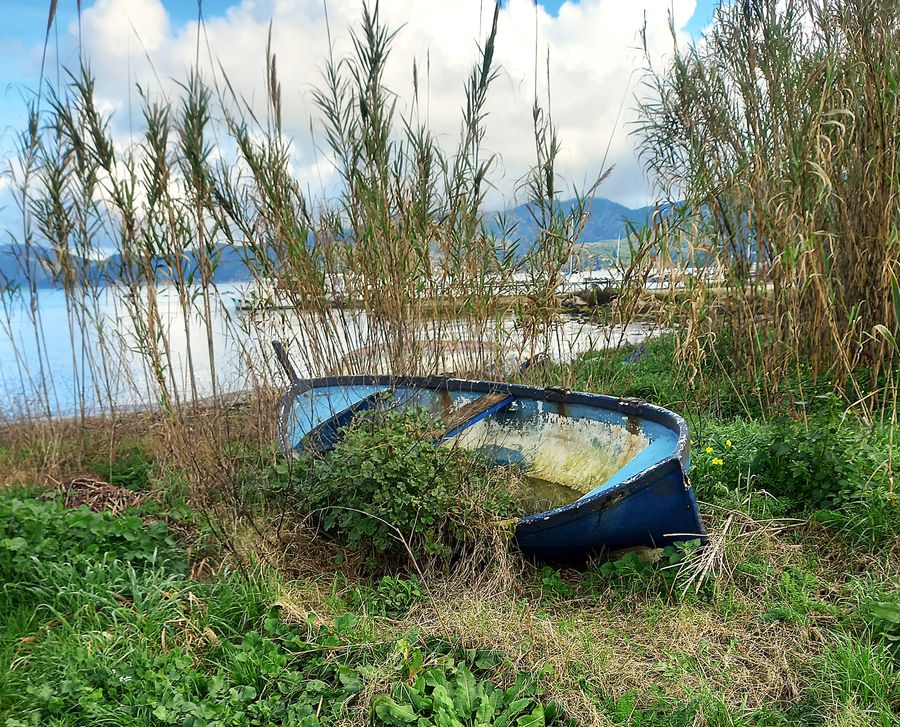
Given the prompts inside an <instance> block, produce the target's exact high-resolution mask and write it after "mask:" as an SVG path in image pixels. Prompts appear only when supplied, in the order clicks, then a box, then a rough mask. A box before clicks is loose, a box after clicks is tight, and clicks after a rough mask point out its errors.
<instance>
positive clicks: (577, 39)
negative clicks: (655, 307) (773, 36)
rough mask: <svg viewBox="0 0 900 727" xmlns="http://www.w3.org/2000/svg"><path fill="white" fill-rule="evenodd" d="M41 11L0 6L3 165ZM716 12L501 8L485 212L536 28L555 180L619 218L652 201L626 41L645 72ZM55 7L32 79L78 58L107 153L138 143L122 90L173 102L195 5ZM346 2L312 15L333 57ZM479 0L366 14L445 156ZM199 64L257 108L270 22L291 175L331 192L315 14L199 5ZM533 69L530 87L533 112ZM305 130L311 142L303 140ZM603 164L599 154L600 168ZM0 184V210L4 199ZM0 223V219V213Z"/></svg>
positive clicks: (661, 3)
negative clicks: (415, 77) (320, 118)
mask: <svg viewBox="0 0 900 727" xmlns="http://www.w3.org/2000/svg"><path fill="white" fill-rule="evenodd" d="M49 5H50V0H43V1H42V0H16V1H14V0H0V14H2V15H0V18H2V20H0V151H2V152H3V153H8V151H9V149H10V148H12V144H13V142H14V139H15V134H16V133H17V132H18V131H19V130H20V129H21V128H22V123H23V120H24V118H25V108H26V100H27V99H28V98H30V97H33V95H34V93H35V90H36V89H37V87H38V82H39V78H40V68H41V59H42V52H43V45H44V34H45V31H46V28H47V14H48V10H49ZM716 5H717V2H716V0H540V2H539V5H538V7H537V9H535V6H534V0H504V2H503V7H502V10H501V14H500V21H499V28H498V38H497V54H496V61H497V64H498V69H499V77H498V78H497V80H496V81H495V82H494V85H493V87H492V89H491V91H490V94H489V100H488V108H487V110H488V117H487V120H486V135H485V140H484V146H485V149H486V151H488V152H490V153H493V154H495V155H496V160H497V166H496V169H495V172H494V175H493V177H492V179H493V182H494V185H495V186H494V188H493V189H492V190H491V192H490V194H489V197H488V204H489V205H490V206H491V207H493V208H495V209H499V208H502V207H505V206H509V205H511V204H512V203H513V202H515V201H517V200H518V199H519V197H520V195H519V194H518V189H519V186H520V180H521V178H522V175H523V174H524V173H525V171H526V170H527V168H528V166H529V165H530V164H531V163H532V162H533V158H534V142H533V137H532V120H531V106H532V103H533V99H534V94H535V83H536V81H535V72H534V68H535V26H537V46H538V54H539V58H540V63H541V64H542V66H543V64H544V63H545V59H546V58H547V54H548V53H549V58H550V86H551V88H550V90H551V100H552V103H551V110H552V112H553V118H554V122H555V123H556V125H557V127H558V131H559V136H560V140H561V142H562V153H561V154H560V158H559V162H558V167H559V171H560V174H561V176H562V181H563V184H564V185H565V186H567V187H568V188H569V189H574V188H579V189H583V188H585V187H586V186H588V185H589V184H590V183H591V182H592V181H593V179H595V178H596V176H597V174H598V173H599V172H600V171H601V169H602V167H603V163H604V161H606V163H607V164H612V165H614V169H613V172H612V174H611V176H610V177H609V179H608V180H607V181H606V182H604V183H603V185H602V187H601V188H600V189H599V190H598V194H600V195H602V196H606V197H609V198H610V199H613V200H615V201H617V202H621V203H623V204H626V205H628V206H631V207H637V206H641V205H644V204H648V203H650V202H652V201H653V194H652V188H651V185H650V183H649V182H648V180H647V179H646V178H645V175H644V174H643V172H642V169H641V165H640V161H639V159H638V158H637V155H636V153H635V140H634V138H633V137H632V136H630V135H629V130H630V128H632V127H631V124H632V122H633V121H634V120H635V118H636V114H635V106H636V104H637V100H636V94H640V93H641V84H640V69H641V68H642V67H643V57H642V53H643V51H642V49H641V47H640V38H639V31H640V29H641V27H642V25H643V24H644V22H646V26H647V38H648V48H649V52H650V55H651V57H652V58H653V60H654V62H655V63H660V62H663V61H664V59H665V58H666V57H667V55H670V54H671V50H672V42H673V41H672V37H671V34H670V32H669V28H668V16H669V14H671V15H672V17H673V19H674V24H675V29H676V36H677V42H678V43H680V44H686V43H688V42H689V41H690V40H691V39H692V38H693V39H696V38H699V37H700V35H701V34H702V33H703V31H704V29H705V28H707V27H708V26H709V24H710V22H711V20H712V16H713V12H714V10H715V6H716ZM76 7H77V4H76V0H59V2H58V9H57V16H56V22H55V24H54V27H53V28H52V29H51V31H50V35H49V47H48V51H47V60H46V70H45V74H46V77H47V78H48V79H49V80H50V81H51V82H55V81H56V79H57V78H63V79H64V78H65V72H64V69H65V68H66V67H77V64H78V57H79V56H78V54H79V25H80V40H81V43H80V47H81V52H82V53H83V54H84V55H85V56H86V57H87V59H88V60H89V63H90V66H91V69H92V71H93V72H94V74H95V76H96V78H97V91H98V96H99V98H100V101H101V108H103V109H104V110H106V111H108V112H110V113H112V119H113V122H112V129H113V132H114V134H115V136H116V138H117V140H118V141H122V142H123V143H127V142H128V141H129V140H131V139H134V137H135V135H136V134H139V133H140V129H139V126H140V114H139V113H138V112H137V109H136V100H137V93H136V90H135V89H136V87H137V84H140V85H141V87H142V88H145V89H148V90H150V92H151V93H153V94H157V95H158V94H163V95H165V96H166V97H168V98H169V99H172V98H174V97H176V96H177V94H178V86H177V82H178V81H179V80H183V79H184V78H185V76H186V74H187V71H188V69H189V68H190V66H191V65H192V64H193V62H194V60H195V58H196V48H197V28H198V26H197V4H196V2H194V0H82V2H81V18H80V24H79V18H78V14H77V10H76ZM361 7H362V1H361V0H327V8H328V18H329V23H330V27H331V32H332V38H333V41H334V43H335V46H336V48H337V50H338V52H340V51H341V50H344V49H346V48H347V47H348V45H349V28H350V27H351V26H352V25H353V24H354V23H355V22H356V21H357V20H358V18H359V16H360V12H361ZM492 7H493V6H492V4H491V3H490V1H489V0H381V14H382V18H383V20H384V21H385V22H386V23H387V24H388V25H389V26H391V27H394V28H400V30H399V32H398V34H397V36H396V38H395V41H394V45H393V54H392V56H391V60H390V62H389V63H388V66H387V69H386V77H387V83H388V85H389V87H390V88H391V89H392V90H394V91H395V92H396V93H397V94H398V98H399V103H398V108H400V109H401V110H405V109H406V108H407V107H406V106H405V104H406V103H407V102H408V99H410V98H411V96H412V72H411V69H412V64H413V60H415V61H416V63H417V65H418V67H419V68H420V69H423V68H425V67H426V58H429V59H430V69H431V72H430V79H429V80H428V84H427V85H428V98H427V115H428V122H429V124H430V125H431V127H432V129H433V130H434V131H435V132H436V133H437V135H438V139H439V141H440V142H441V143H442V144H443V145H444V146H445V148H448V149H449V148H452V147H453V146H454V143H455V141H456V139H458V136H459V123H460V109H461V106H462V104H463V102H464V95H463V83H464V80H465V77H466V76H467V74H468V73H469V72H470V70H471V67H472V64H473V63H474V62H475V61H476V60H477V52H478V51H477V48H478V43H479V41H480V40H483V38H484V35H485V34H486V32H487V27H486V26H487V24H488V23H489V21H490V13H491V11H492ZM203 18H204V25H203V33H202V36H201V38H202V45H203V48H202V51H201V56H202V57H201V65H205V66H206V67H207V68H209V67H210V65H211V62H214V63H215V64H221V66H222V67H223V68H224V69H225V70H226V72H227V74H228V76H229V79H230V81H231V83H232V84H233V85H234V86H235V87H236V88H237V89H238V90H239V92H241V93H242V94H243V95H244V96H245V97H246V98H247V99H248V100H250V102H251V103H253V104H256V106H257V108H259V109H260V110H261V109H262V108H263V103H264V100H265V90H264V89H265V83H264V78H265V76H264V73H265V46H266V38H267V34H268V29H269V23H270V21H271V22H272V27H273V48H274V51H275V53H276V55H277V59H278V67H279V73H280V76H281V84H282V92H283V106H284V112H283V117H284V127H285V133H286V134H287V135H288V136H289V137H290V138H291V140H292V143H293V150H294V154H293V160H292V161H293V169H294V173H295V174H296V176H297V177H298V178H299V179H301V181H302V182H303V184H304V185H305V186H307V187H309V188H310V189H311V191H312V192H313V193H314V194H315V193H316V191H317V189H318V190H320V191H321V192H323V193H324V195H325V196H327V195H328V194H329V193H330V190H332V188H333V181H334V180H335V179H336V175H335V174H334V168H333V164H331V162H330V160H329V159H328V157H327V154H324V153H323V152H322V149H321V146H322V144H321V141H322V140H321V138H320V137H321V134H319V137H316V136H315V134H316V129H317V126H316V123H317V121H316V114H315V109H314V108H313V104H312V89H313V87H314V86H315V85H316V84H317V83H318V82H319V80H320V79H321V73H322V68H323V66H324V60H325V58H326V57H327V52H328V44H327V35H326V24H325V17H324V11H323V0H204V1H203ZM546 77H547V74H546V70H545V69H544V68H543V67H542V68H541V70H540V71H539V78H538V79H537V86H538V89H537V90H538V93H539V95H540V98H546V92H547V89H546ZM311 121H312V129H313V131H312V133H311V131H310V126H311ZM607 150H608V154H607ZM2 187H3V182H2V180H0V207H3V206H6V207H7V208H8V206H9V205H8V200H4V199H3V196H4V194H3V189H2ZM0 217H3V215H2V214H0Z"/></svg>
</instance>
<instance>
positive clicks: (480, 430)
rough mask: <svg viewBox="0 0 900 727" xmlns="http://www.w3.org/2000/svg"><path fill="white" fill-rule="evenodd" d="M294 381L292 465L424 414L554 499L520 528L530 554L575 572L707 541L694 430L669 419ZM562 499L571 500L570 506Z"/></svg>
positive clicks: (288, 421)
mask: <svg viewBox="0 0 900 727" xmlns="http://www.w3.org/2000/svg"><path fill="white" fill-rule="evenodd" d="M279 358H281V356H279ZM286 368H288V370H289V373H292V372H291V371H290V368H289V366H288V367H286ZM292 378H294V381H293V383H292V385H291V386H290V388H289V389H288V391H287V393H286V395H285V397H284V400H283V402H282V406H281V411H280V416H279V438H280V443H281V447H282V450H283V451H284V453H285V454H286V455H288V456H293V455H296V454H297V453H298V452H300V451H317V452H322V451H325V450H327V449H328V448H329V447H330V446H332V445H333V444H334V442H335V441H336V438H337V437H338V436H339V432H340V428H341V427H343V426H345V425H347V424H348V423H349V422H350V421H352V419H353V417H354V416H355V415H356V414H357V413H359V412H360V411H363V410H365V409H368V408H372V407H377V406H387V405H389V406H391V407H401V408H402V407H413V406H415V407H424V408H425V409H428V410H430V411H432V412H433V413H435V414H436V415H437V416H439V417H440V418H441V419H442V421H444V423H445V424H446V429H445V430H444V432H443V434H442V435H440V436H439V437H438V438H439V439H441V440H442V442H443V443H444V444H452V445H458V446H464V447H468V448H474V449H478V450H480V451H481V452H482V453H484V454H485V455H486V456H488V457H490V458H492V459H493V460H494V461H495V462H496V463H497V464H498V466H519V467H523V468H524V470H525V471H526V472H528V473H530V474H531V475H533V476H534V480H535V481H537V482H538V483H541V486H543V485H546V486H548V487H549V488H550V489H551V490H552V492H551V494H550V495H548V496H547V502H549V503H550V504H551V505H552V506H548V507H547V509H545V510H543V511H541V512H535V513H534V514H531V515H528V516H527V517H523V518H521V519H520V520H519V522H518V525H517V528H516V540H517V541H518V545H519V547H520V548H521V550H522V551H523V552H524V553H526V554H529V555H532V556H535V557H539V558H545V559H551V560H573V559H579V558H583V557H584V556H586V555H588V554H590V553H592V552H597V551H601V550H605V551H616V550H620V549H624V548H631V547H636V546H649V547H662V546H665V545H669V544H671V543H674V542H677V541H684V540H692V539H698V538H699V539H701V540H705V538H706V532H705V530H704V527H703V523H702V522H701V519H700V512H699V510H698V507H697V501H696V499H695V497H694V493H693V491H692V489H691V486H690V483H689V481H688V478H687V470H688V465H689V440H688V431H687V426H686V425H685V422H684V420H683V419H682V418H681V417H679V416H678V415H677V414H674V413H673V412H671V411H668V410H666V409H663V408H661V407H658V406H653V405H651V404H647V403H645V402H642V401H638V400H633V399H618V398H615V397H611V396H603V395H599V394H586V393H578V392H572V391H566V390H561V389H553V388H547V389H544V388H537V387H531V386H523V385H518V384H509V383H499V382H491V381H471V380H466V379H456V378H444V377H390V376H334V377H324V378H316V379H306V380H298V379H296V377H292ZM538 490H540V487H538ZM560 492H562V493H567V492H568V493H570V495H571V497H569V498H564V500H565V501H560V499H559V493H560ZM541 496H542V495H540V494H539V495H538V497H541ZM538 501H540V500H538Z"/></svg>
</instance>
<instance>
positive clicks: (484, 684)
mask: <svg viewBox="0 0 900 727" xmlns="http://www.w3.org/2000/svg"><path fill="white" fill-rule="evenodd" d="M540 694H541V693H540V690H539V689H538V687H537V686H536V685H535V683H534V679H533V678H532V677H531V676H530V675H528V674H520V675H519V676H518V677H517V678H516V680H515V682H514V683H513V684H512V685H511V686H510V687H508V688H507V689H502V688H500V687H497V686H495V685H494V684H493V683H492V682H490V681H487V680H477V679H476V677H475V675H474V674H473V673H472V671H471V669H469V667H468V666H467V665H466V664H464V663H462V664H452V663H451V664H449V665H446V666H436V667H432V668H430V669H426V670H424V671H422V672H420V673H419V674H417V675H416V677H415V679H414V680H413V681H412V683H411V684H399V685H397V686H396V687H395V688H394V690H393V691H392V692H391V694H381V695H379V696H377V697H376V698H375V699H374V701H373V704H372V711H373V716H374V717H375V718H376V721H377V723H378V724H384V725H416V726H417V727H426V725H435V726H436V727H462V726H463V725H466V726H468V725H471V726H472V727H482V726H484V727H486V726H487V725H494V726H495V727H507V726H509V725H516V726H517V727H540V726H542V725H549V724H555V723H557V717H558V711H557V709H556V707H555V706H554V705H553V704H552V703H550V704H544V703H542V702H541V700H540Z"/></svg>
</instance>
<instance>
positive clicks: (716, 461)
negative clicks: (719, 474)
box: [712, 457, 725, 464]
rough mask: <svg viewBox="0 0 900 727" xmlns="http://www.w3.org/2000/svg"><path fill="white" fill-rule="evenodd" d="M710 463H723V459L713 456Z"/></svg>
mask: <svg viewBox="0 0 900 727" xmlns="http://www.w3.org/2000/svg"><path fill="white" fill-rule="evenodd" d="M712 463H713V464H725V460H723V459H722V458H721V457H713V460H712Z"/></svg>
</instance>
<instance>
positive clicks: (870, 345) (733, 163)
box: [636, 0, 900, 403]
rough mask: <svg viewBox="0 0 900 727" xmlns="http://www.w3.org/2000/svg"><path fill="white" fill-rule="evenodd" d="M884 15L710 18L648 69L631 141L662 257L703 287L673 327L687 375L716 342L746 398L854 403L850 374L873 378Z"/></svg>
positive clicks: (819, 11)
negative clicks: (704, 273)
mask: <svg viewBox="0 0 900 727" xmlns="http://www.w3.org/2000/svg"><path fill="white" fill-rule="evenodd" d="M898 9H900V6H898V4H897V3H896V2H895V1H894V0H850V2H844V1H843V0H841V1H838V0H812V1H811V2H807V1H806V0H803V1H800V0H788V1H787V2H781V0H754V1H753V2H744V3H729V4H723V5H722V6H721V7H720V8H719V9H718V10H717V12H716V16H715V21H714V23H713V25H712V27H711V29H710V30H709V32H708V33H707V34H706V36H705V37H704V38H703V39H702V40H699V41H697V42H695V43H693V44H691V45H690V46H688V47H687V48H680V47H678V46H677V45H676V47H675V49H674V54H673V57H672V60H671V62H669V63H668V64H666V65H665V66H664V67H662V68H652V67H651V68H650V69H649V71H648V74H647V75H646V77H645V81H646V84H647V86H648V89H649V91H650V93H649V96H648V98H649V100H647V101H645V102H643V103H642V104H641V112H642V116H641V118H642V120H641V122H640V124H639V127H638V128H637V130H636V131H637V134H638V137H639V140H640V144H641V150H642V155H643V158H644V160H645V162H646V165H647V167H648V169H649V170H650V171H651V173H652V174H653V175H654V177H655V178H656V180H657V181H658V183H659V187H660V190H661V191H662V192H663V194H664V195H665V196H666V197H667V198H668V199H671V200H676V201H679V202H682V203H683V204H682V205H681V210H682V212H683V214H682V216H681V218H680V221H679V225H678V226H677V228H676V229H675V230H674V236H673V237H671V238H670V243H671V244H672V246H673V247H676V246H679V245H681V244H682V242H683V241H684V240H687V246H686V249H688V248H689V255H688V256H686V257H682V258H681V259H682V260H683V261H685V266H694V265H698V264H706V267H707V270H709V269H710V268H712V267H713V266H714V267H715V268H716V270H717V271H718V272H717V276H714V278H715V279H709V278H707V279H706V280H705V281H704V280H700V278H699V277H698V284H697V285H696V286H695V287H694V295H693V297H692V301H693V302H692V305H691V307H690V308H689V311H688V312H689V318H690V319H691V324H690V326H688V329H687V330H690V331H691V333H692V335H694V338H693V342H690V341H687V339H685V340H686V342H687V344H688V345H690V346H693V350H694V351H695V353H696V354H697V355H698V356H701V357H702V356H704V355H706V356H707V357H708V358H707V359H703V361H701V359H695V360H697V361H698V365H699V366H702V365H704V362H705V363H706V364H712V363H714V355H713V346H712V344H711V342H712V340H713V339H717V340H719V341H720V342H721V341H722V340H723V339H724V338H727V340H728V342H729V344H730V352H731V354H733V357H734V358H735V360H737V361H739V362H741V364H740V365H741V366H742V367H743V368H744V369H745V370H747V371H749V372H752V374H753V375H754V376H755V377H756V378H757V379H759V380H760V381H765V382H766V384H765V385H764V388H767V389H771V386H770V385H771V384H774V383H775V382H777V381H778V380H779V379H780V378H781V377H782V376H783V375H785V374H786V373H797V372H798V371H809V372H810V373H811V375H812V376H813V377H818V376H819V375H820V374H827V375H828V376H829V377H830V378H833V379H834V380H835V381H836V382H837V385H838V387H839V388H840V389H841V390H842V391H844V393H845V394H846V395H847V397H848V399H849V400H850V401H855V400H857V399H862V400H865V403H872V401H873V399H872V397H871V394H872V393H873V392H872V390H871V387H870V385H869V384H868V383H867V382H866V381H862V380H860V378H859V375H858V373H859V371H860V368H861V367H868V369H869V372H870V373H872V380H877V379H878V378H879V376H881V375H882V372H883V371H884V369H885V367H888V366H890V360H891V358H892V357H893V355H894V347H893V345H892V343H891V342H892V341H893V340H894V338H895V337H896V335H897V333H898V315H900V299H898V298H897V297H895V296H894V295H893V294H892V291H895V290H896V289H897V287H896V281H897V275H898V247H900V234H898V224H897V221H898V219H900V196H898V191H900V148H898V146H897V144H896V143H895V140H896V139H897V138H898V135H900V12H898ZM722 291H725V292H726V293H727V294H726V295H725V296H724V298H723V296H722V295H720V293H721V292H722ZM723 299H724V300H725V302H724V303H723ZM683 330H685V329H683ZM722 334H728V335H727V336H723V335H722ZM885 334H887V335H885ZM698 341H701V342H700V343H698ZM702 341H705V343H703V342H702Z"/></svg>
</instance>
